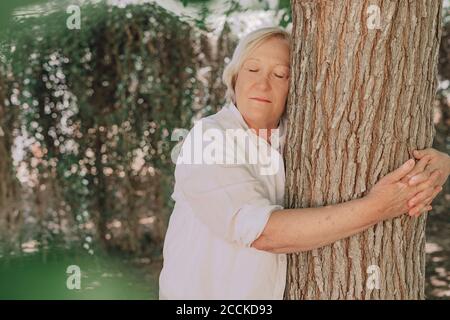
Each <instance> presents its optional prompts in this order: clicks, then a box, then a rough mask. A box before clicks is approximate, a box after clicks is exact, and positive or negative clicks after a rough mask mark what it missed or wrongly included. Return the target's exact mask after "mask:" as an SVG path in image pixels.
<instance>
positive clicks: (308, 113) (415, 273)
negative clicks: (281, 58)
mask: <svg viewBox="0 0 450 320" xmlns="http://www.w3.org/2000/svg"><path fill="white" fill-rule="evenodd" d="M291 4H292V14H293V29H292V36H293V47H292V55H293V57H292V63H293V64H292V76H291V80H292V82H291V87H290V88H291V89H290V96H289V103H288V110H287V112H288V117H289V123H290V124H293V125H289V126H288V127H289V129H288V137H287V139H288V141H290V143H289V145H288V146H286V149H285V158H286V171H287V176H286V184H287V189H286V198H285V203H286V207H287V208H296V207H317V206H322V205H327V204H335V203H341V202H345V201H349V200H352V199H355V198H360V197H362V196H363V195H365V194H366V193H367V191H368V190H370V188H371V187H372V186H373V185H374V184H375V183H376V182H377V181H378V180H379V179H380V178H381V177H382V176H384V175H386V174H387V173H388V172H390V171H392V170H394V169H396V168H397V167H399V166H400V165H401V164H402V163H403V162H404V161H406V160H407V159H408V158H410V157H411V154H412V152H411V151H412V150H413V149H415V148H419V149H422V148H425V147H429V146H431V144H432V141H433V136H434V128H433V122H432V101H433V98H434V95H435V89H436V85H437V81H436V74H437V72H436V65H437V57H438V47H439V40H440V35H441V31H440V25H441V10H442V9H441V3H440V2H439V1H435V0H428V1H427V0H417V1H406V0H402V1H397V0H396V1H389V0H379V1H375V0H371V1H369V0H364V1H353V0H346V1H323V0H316V1H309V0H298V1H295V0H293V1H292V3H291ZM372 5H375V6H372ZM378 9H379V11H378ZM378 13H379V17H380V19H379V21H378V19H377V18H378V17H377V14H378ZM425 222H426V215H422V216H421V217H420V218H418V219H417V218H411V217H409V216H406V215H404V216H402V217H399V218H396V219H393V220H389V221H385V222H382V223H379V224H377V225H376V226H374V227H372V228H370V229H369V230H367V231H365V232H362V233H360V234H358V235H355V236H353V237H350V238H347V239H344V240H340V241H337V242H335V243H333V244H332V245H329V246H326V247H323V248H320V249H316V250H312V251H309V252H303V253H298V254H297V253H296V254H290V255H289V256H288V276H287V285H286V291H285V299H423V298H424V278H425Z"/></svg>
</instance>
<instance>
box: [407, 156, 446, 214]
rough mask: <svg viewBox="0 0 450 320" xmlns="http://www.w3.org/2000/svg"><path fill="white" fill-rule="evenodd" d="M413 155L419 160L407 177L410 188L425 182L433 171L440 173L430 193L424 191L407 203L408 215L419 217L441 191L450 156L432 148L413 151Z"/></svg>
mask: <svg viewBox="0 0 450 320" xmlns="http://www.w3.org/2000/svg"><path fill="white" fill-rule="evenodd" d="M413 155H414V157H415V158H416V159H420V160H419V163H418V164H417V165H416V167H415V168H414V170H412V171H411V172H410V173H409V174H408V175H407V178H408V179H409V184H410V185H411V186H414V185H417V184H419V183H421V182H423V181H425V180H426V179H428V177H429V176H430V174H431V172H433V171H435V170H440V171H441V172H442V175H441V176H440V178H439V179H437V180H436V182H435V184H434V186H433V187H434V189H433V191H432V192H429V191H430V190H424V191H422V192H420V193H419V194H417V195H416V196H414V197H413V198H412V199H411V200H410V201H409V202H408V205H409V214H410V215H413V216H414V215H419V214H420V212H421V211H423V210H424V209H426V208H428V207H431V206H430V204H431V202H432V201H433V199H434V198H435V197H436V196H437V195H438V193H439V192H441V191H442V185H443V184H444V183H445V181H446V180H447V178H448V176H449V174H450V156H449V155H447V154H445V153H443V152H439V151H437V150H435V149H433V148H428V149H424V150H414V151H413ZM419 164H420V165H419Z"/></svg>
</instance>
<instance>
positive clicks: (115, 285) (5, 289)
mask: <svg viewBox="0 0 450 320" xmlns="http://www.w3.org/2000/svg"><path fill="white" fill-rule="evenodd" d="M70 265H77V266H79V267H80V270H81V278H80V279H81V281H80V284H81V285H80V289H79V290H77V289H73V290H70V289H68V288H67V285H66V283H67V279H68V277H69V276H71V274H68V273H66V270H67V267H68V266H70ZM153 273H154V274H152V275H149V274H148V273H147V272H144V271H143V270H142V268H137V267H134V266H131V265H130V263H128V262H127V260H126V259H124V258H121V257H118V256H107V255H99V254H96V255H89V254H88V253H87V252H84V251H79V250H61V249H58V250H57V249H52V250H49V251H46V252H39V253H33V254H22V255H20V256H10V257H8V258H1V259H0V299H14V300H16V299H102V300H104V299H139V300H141V299H157V298H158V284H157V274H156V273H155V271H153Z"/></svg>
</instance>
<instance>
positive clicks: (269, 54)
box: [234, 37, 290, 129]
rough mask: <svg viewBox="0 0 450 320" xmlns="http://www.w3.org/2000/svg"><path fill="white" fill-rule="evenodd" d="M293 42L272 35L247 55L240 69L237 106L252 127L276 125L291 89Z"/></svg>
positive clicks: (269, 127) (237, 81) (273, 126)
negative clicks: (290, 75)
mask: <svg viewBox="0 0 450 320" xmlns="http://www.w3.org/2000/svg"><path fill="white" fill-rule="evenodd" d="M289 63H290V58H289V45H288V43H287V42H286V40H283V39H280V38H276V37H273V38H269V39H267V40H265V41H264V42H263V43H261V44H260V45H259V46H258V47H256V48H254V49H253V51H251V52H250V54H249V55H248V56H247V57H246V59H245V60H244V62H243V63H242V66H241V68H240V70H239V72H238V75H237V79H236V85H235V88H234V91H235V94H236V107H238V109H239V111H240V112H241V114H242V116H243V118H244V119H245V121H246V122H247V123H248V124H249V125H250V127H252V128H258V129H262V128H265V129H272V128H276V127H277V124H278V121H279V119H280V117H281V115H282V114H283V112H284V109H285V106H286V98H287V94H288V90H289Z"/></svg>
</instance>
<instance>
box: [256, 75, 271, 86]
mask: <svg viewBox="0 0 450 320" xmlns="http://www.w3.org/2000/svg"><path fill="white" fill-rule="evenodd" d="M257 86H258V87H260V88H262V89H267V88H269V87H270V82H269V76H268V75H267V74H262V75H261V76H260V77H259V78H258V81H257Z"/></svg>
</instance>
